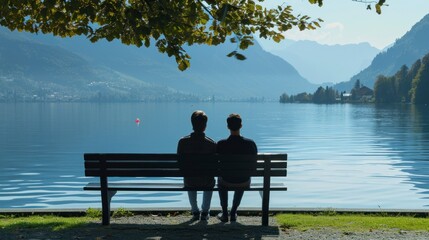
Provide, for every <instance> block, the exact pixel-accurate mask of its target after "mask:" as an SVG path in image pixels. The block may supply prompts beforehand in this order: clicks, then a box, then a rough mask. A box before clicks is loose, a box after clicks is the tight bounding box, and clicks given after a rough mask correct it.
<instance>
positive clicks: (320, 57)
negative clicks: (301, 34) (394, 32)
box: [267, 39, 380, 85]
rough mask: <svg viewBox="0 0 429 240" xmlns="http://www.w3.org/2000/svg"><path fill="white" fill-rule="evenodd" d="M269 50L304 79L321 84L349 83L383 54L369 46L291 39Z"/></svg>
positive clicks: (366, 44) (365, 44) (364, 44)
mask: <svg viewBox="0 0 429 240" xmlns="http://www.w3.org/2000/svg"><path fill="white" fill-rule="evenodd" d="M268 48H269V49H268ZM267 50H269V51H270V52H271V53H273V54H275V55H277V56H280V57H281V58H283V59H284V60H286V61H287V62H289V63H291V64H292V65H293V66H294V67H295V68H296V69H297V70H298V72H299V73H300V74H301V75H302V76H303V77H305V78H306V79H308V80H309V81H310V82H312V83H315V84H319V85H320V84H324V83H331V85H332V84H333V83H338V82H342V81H346V80H348V79H349V78H350V76H352V75H353V74H356V73H358V72H359V71H361V70H362V69H364V68H366V67H368V66H369V65H370V63H371V60H372V59H373V58H374V57H375V56H376V54H377V53H379V52H380V50H378V49H377V48H374V47H372V46H371V45H369V44H368V43H359V44H345V45H339V44H336V45H325V44H320V43H317V42H315V41H308V40H303V41H293V40H289V39H286V40H285V41H284V42H282V43H281V44H277V45H274V46H272V45H270V47H268V46H267Z"/></svg>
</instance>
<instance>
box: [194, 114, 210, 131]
mask: <svg viewBox="0 0 429 240" xmlns="http://www.w3.org/2000/svg"><path fill="white" fill-rule="evenodd" d="M207 120H208V117H207V115H206V113H205V112H203V111H201V110H197V111H195V112H193V113H192V116H191V122H192V128H193V129H194V132H204V131H205V130H206V126H207Z"/></svg>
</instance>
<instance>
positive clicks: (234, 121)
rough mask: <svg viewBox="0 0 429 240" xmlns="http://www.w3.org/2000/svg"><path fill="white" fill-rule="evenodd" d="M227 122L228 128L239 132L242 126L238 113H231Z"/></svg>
mask: <svg viewBox="0 0 429 240" xmlns="http://www.w3.org/2000/svg"><path fill="white" fill-rule="evenodd" d="M226 122H227V124H228V129H229V130H231V131H233V132H237V131H239V130H240V128H241V117H240V115H239V114H237V113H231V114H229V116H228V118H227V119H226Z"/></svg>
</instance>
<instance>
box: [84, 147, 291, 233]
mask: <svg viewBox="0 0 429 240" xmlns="http://www.w3.org/2000/svg"><path fill="white" fill-rule="evenodd" d="M255 158H256V159H255ZM84 159H85V176H90V177H99V178H100V181H99V182H97V183H88V184H87V185H86V186H85V187H84V190H89V191H101V204H102V214H103V220H102V223H103V225H109V223H110V202H111V199H112V197H113V196H114V195H115V194H116V192H117V191H154V192H157V191H188V190H197V191H202V190H211V189H213V191H217V190H218V187H217V186H215V187H214V188H209V189H208V188H187V187H185V186H184V185H183V180H182V179H180V180H179V181H174V182H173V181H172V182H171V183H153V182H150V181H148V180H146V181H144V178H143V179H142V182H141V183H136V182H133V183H124V182H120V183H114V182H112V183H109V180H110V179H109V178H111V177H191V176H214V177H218V176H231V175H233V176H242V175H245V176H251V177H262V183H253V182H256V181H255V179H252V184H251V186H250V188H246V191H260V193H261V197H262V225H263V226H268V213H269V200H270V191H286V190H287V187H286V186H285V185H284V183H276V184H273V183H271V177H285V176H286V174H287V154H263V153H260V154H258V155H217V154H214V155H194V154H193V155H178V154H135V153H86V154H84ZM249 160H250V161H253V162H256V166H255V165H254V164H253V165H252V164H249ZM255 167H256V169H255ZM230 190H234V189H233V188H231V189H230Z"/></svg>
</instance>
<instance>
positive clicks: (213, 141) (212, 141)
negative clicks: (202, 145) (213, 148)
mask: <svg viewBox="0 0 429 240" xmlns="http://www.w3.org/2000/svg"><path fill="white" fill-rule="evenodd" d="M205 139H206V142H209V143H213V144H216V141H215V140H213V139H211V138H209V137H207V136H206V137H205Z"/></svg>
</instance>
